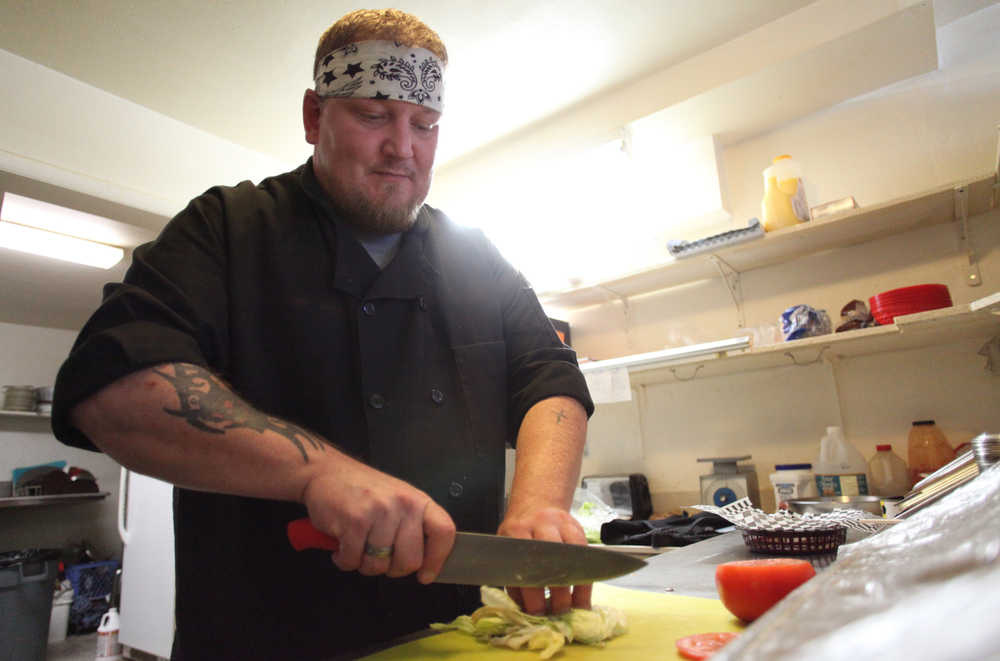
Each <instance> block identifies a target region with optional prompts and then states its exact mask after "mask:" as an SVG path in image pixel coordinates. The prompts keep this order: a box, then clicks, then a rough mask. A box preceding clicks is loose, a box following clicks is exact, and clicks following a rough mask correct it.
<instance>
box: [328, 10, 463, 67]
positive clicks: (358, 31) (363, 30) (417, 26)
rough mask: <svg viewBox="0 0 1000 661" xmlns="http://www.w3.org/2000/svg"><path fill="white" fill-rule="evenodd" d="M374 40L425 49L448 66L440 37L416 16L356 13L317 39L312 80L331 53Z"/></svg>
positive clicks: (395, 12)
mask: <svg viewBox="0 0 1000 661" xmlns="http://www.w3.org/2000/svg"><path fill="white" fill-rule="evenodd" d="M373 39H379V40H385V41H398V42H399V43H401V44H403V45H405V46H415V47H417V48H426V49H427V50H429V51H430V52H432V53H434V54H435V55H437V56H438V57H440V58H441V62H443V63H444V64H447V63H448V50H447V49H446V48H445V47H444V42H443V41H441V37H439V36H438V34H437V32H435V31H434V30H432V29H430V28H429V27H427V25H426V24H425V23H424V22H423V21H421V20H420V19H419V18H417V17H416V16H414V15H412V14H407V13H406V12H405V11H400V10H398V9H358V10H356V11H352V12H351V13H349V14H345V15H344V16H343V17H341V18H340V20H338V21H337V22H336V23H334V24H333V25H331V26H330V27H329V28H327V30H326V32H324V33H323V36H322V37H320V39H319V44H318V45H317V46H316V59H315V60H314V61H313V76H315V75H316V74H317V72H318V71H319V64H320V60H321V59H322V58H323V57H324V56H325V55H326V54H327V53H329V52H330V51H332V50H336V49H337V48H340V47H342V46H346V45H347V44H351V43H354V42H356V41H369V40H373Z"/></svg>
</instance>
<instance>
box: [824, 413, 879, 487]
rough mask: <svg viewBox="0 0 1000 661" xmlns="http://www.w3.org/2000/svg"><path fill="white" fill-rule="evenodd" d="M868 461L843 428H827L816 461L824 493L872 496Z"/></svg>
mask: <svg viewBox="0 0 1000 661" xmlns="http://www.w3.org/2000/svg"><path fill="white" fill-rule="evenodd" d="M867 469H868V462H867V461H865V457H864V455H863V454H861V453H860V452H859V451H858V449H857V448H856V447H854V446H853V445H851V444H850V443H848V442H847V440H846V439H845V438H844V432H843V430H841V428H840V427H827V428H826V435H825V436H823V439H822V440H821V441H820V446H819V458H818V459H817V460H816V463H815V464H813V473H815V475H816V490H817V491H818V492H819V495H820V496H866V495H868V475H867Z"/></svg>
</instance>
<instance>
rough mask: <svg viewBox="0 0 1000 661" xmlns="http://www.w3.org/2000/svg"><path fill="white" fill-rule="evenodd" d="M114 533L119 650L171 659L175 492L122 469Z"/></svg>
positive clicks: (150, 478) (159, 481)
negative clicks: (118, 550) (118, 552)
mask: <svg viewBox="0 0 1000 661" xmlns="http://www.w3.org/2000/svg"><path fill="white" fill-rule="evenodd" d="M118 498H119V502H118V532H119V534H120V535H121V538H122V543H123V544H124V545H125V550H124V553H123V556H122V583H121V622H120V630H119V633H118V640H119V641H120V642H121V643H122V644H123V645H128V646H129V647H131V648H134V649H137V650H140V651H143V652H146V653H148V654H154V655H156V656H158V657H162V658H164V659H169V658H170V647H171V646H172V645H173V641H174V513H173V486H172V485H171V484H168V483H166V482H163V481H161V480H157V479H154V478H152V477H148V476H146V475H140V474H138V473H134V472H132V471H130V470H128V469H125V468H123V469H122V477H121V489H120V490H119V495H118Z"/></svg>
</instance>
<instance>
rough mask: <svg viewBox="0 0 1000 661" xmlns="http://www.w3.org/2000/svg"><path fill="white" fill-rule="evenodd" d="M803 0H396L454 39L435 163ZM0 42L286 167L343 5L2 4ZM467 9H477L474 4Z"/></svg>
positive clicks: (300, 149) (300, 152)
mask: <svg viewBox="0 0 1000 661" xmlns="http://www.w3.org/2000/svg"><path fill="white" fill-rule="evenodd" d="M806 4H809V2H808V0H629V1H628V2H613V1H612V0H577V1H574V2H568V1H567V0H504V1H503V2H490V1H486V2H477V3H475V4H473V3H470V2H469V1H468V0H401V1H400V2H397V3H396V5H395V6H397V7H399V8H400V9H403V10H406V11H409V12H412V13H414V14H416V15H417V16H419V17H421V18H422V19H423V20H424V21H425V22H426V23H427V24H428V25H430V26H431V27H432V28H434V29H435V30H436V31H437V32H438V33H439V34H440V35H441V37H442V39H443V40H444V42H445V44H446V45H447V48H448V52H449V56H450V58H449V59H450V64H449V67H448V80H447V83H448V87H447V98H446V104H447V110H446V114H445V120H444V121H443V122H442V135H441V142H440V146H439V157H438V163H439V164H441V163H443V162H445V161H447V160H449V159H452V158H454V157H456V156H458V155H460V154H462V153H465V152H467V151H470V150H472V149H475V148H476V147H479V146H481V145H483V144H485V143H488V142H490V141H491V140H494V139H496V138H498V137H500V136H502V135H504V134H506V133H509V132H511V131H514V130H516V129H518V128H519V127H522V126H524V125H526V124H529V123H531V122H534V121H537V120H539V119H541V118H543V117H546V116H548V115H551V114H552V113H554V112H557V111H559V110H561V109H564V108H566V107H568V106H571V105H573V104H574V103H577V102H579V101H581V100H582V99H585V98H586V97H588V96H591V95H593V94H595V93H597V92H599V91H601V90H602V89H606V88H608V87H614V86H617V85H621V84H622V83H624V82H627V81H630V80H633V79H635V78H637V77H640V76H642V75H644V74H648V73H650V72H651V71H654V70H657V69H660V68H663V67H666V66H668V65H670V64H674V63H676V62H679V61H681V60H684V59H686V58H688V57H690V56H692V55H695V54H697V53H699V52H702V51H705V50H707V49H709V48H711V47H713V46H716V45H719V44H721V43H724V42H726V41H728V40H730V39H732V38H734V37H736V36H738V35H740V34H743V33H745V32H747V31H749V30H752V29H754V28H756V27H759V26H761V25H763V24H765V23H768V22H770V21H773V20H774V19H776V18H778V17H780V16H782V15H784V14H786V13H788V12H790V11H794V10H795V9H798V8H799V7H802V6H804V5H806ZM0 7H2V20H0V48H3V49H4V50H7V51H9V52H11V53H14V54H16V55H19V56H21V57H23V58H25V59H28V60H31V61H33V62H36V63H38V64H41V65H44V66H46V67H48V68H51V69H54V70H56V71H59V72H61V73H64V74H66V75H69V76H72V77H73V78H76V79H78V80H80V81H82V82H85V83H88V84H90V85H93V86H94V87H98V88H100V89H103V90H105V91H107V92H110V93H111V94H114V95H116V96H119V97H122V98H124V99H128V100H130V101H133V102H135V103H137V104H139V105H141V106H145V107H147V108H150V109H152V110H155V111H157V112H159V113H162V114H164V115H167V116H169V117H172V118H174V119H176V120H179V121H181V122H184V123H186V124H189V125H191V126H193V127H196V128H199V129H202V130H204V131H207V132H209V133H212V134H215V135H217V136H220V137H223V138H226V139H228V140H230V141H232V142H235V143H237V144H240V145H243V146H245V147H248V148H250V149H253V150H255V151H258V152H261V153H264V154H268V155H271V156H273V157H275V158H277V159H279V160H281V161H283V162H286V163H288V164H292V165H295V164H298V163H300V162H302V161H303V160H305V157H306V156H307V155H308V150H307V145H306V144H305V142H304V140H303V136H302V124H301V102H302V93H303V90H305V88H306V87H307V86H309V85H310V84H311V75H312V61H313V55H314V53H315V49H316V42H317V40H318V39H319V36H320V34H321V33H322V31H323V30H324V29H325V28H326V27H327V26H328V25H329V24H330V23H332V22H333V21H334V20H336V19H337V18H338V17H339V16H341V15H342V14H344V13H346V12H348V11H350V10H352V9H355V8H357V5H356V4H355V3H352V2H345V1H344V0H322V1H320V0H293V1H291V2H274V1H273V0H213V1H212V2H205V1H204V0H170V2H156V1H151V0H146V1H145V2H142V1H138V2H137V1H136V0H74V1H73V2H66V1H65V0H20V1H18V0H2V2H0ZM473 8H474V9H473Z"/></svg>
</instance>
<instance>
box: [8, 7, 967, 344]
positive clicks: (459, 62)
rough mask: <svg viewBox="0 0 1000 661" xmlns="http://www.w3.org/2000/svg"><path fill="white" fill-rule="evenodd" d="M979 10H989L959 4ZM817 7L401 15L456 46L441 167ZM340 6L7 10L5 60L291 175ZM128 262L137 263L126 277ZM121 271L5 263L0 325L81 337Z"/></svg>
mask: <svg viewBox="0 0 1000 661" xmlns="http://www.w3.org/2000/svg"><path fill="white" fill-rule="evenodd" d="M961 1H962V2H978V0H961ZM808 4H810V0H628V1H626V2H614V1H612V0H576V1H574V2H569V1H568V0H504V1H503V2H492V1H489V0H484V1H482V2H478V3H475V4H473V3H470V2H469V1H468V0H400V1H399V2H398V3H397V4H396V6H397V7H399V8H400V9H404V10H406V11H410V12H412V13H414V14H416V15H418V16H420V17H421V18H422V19H424V21H425V22H427V23H428V24H429V25H430V26H431V27H432V28H434V29H435V30H436V31H437V32H438V33H439V34H440V35H441V37H442V39H443V40H444V42H445V43H446V44H447V47H448V51H449V56H450V57H449V59H450V63H449V66H448V78H447V83H448V87H447V97H446V111H445V115H444V119H443V121H442V132H441V140H440V144H439V151H438V164H439V165H441V164H443V163H447V162H448V161H450V160H453V159H456V158H458V157H460V156H462V155H464V154H468V153H470V152H472V151H474V150H476V149H478V148H480V147H483V146H484V145H487V144H489V143H491V142H492V141H495V140H497V139H499V138H502V137H503V136H506V135H508V134H511V133H514V132H516V131H518V130H519V129H522V128H525V127H527V126H529V125H531V124H533V123H535V122H539V121H542V120H544V119H545V118H547V117H550V116H552V115H553V114H555V113H558V112H560V111H563V110H566V109H568V108H570V107H572V106H574V105H576V104H580V103H581V102H584V101H586V100H588V99H592V98H593V97H595V95H598V94H600V93H601V92H602V91H606V90H608V89H611V88H615V87H619V86H623V85H625V84H626V83H629V82H631V81H635V80H637V79H639V78H643V77H645V76H648V75H649V74H651V73H653V72H656V71H660V70H663V69H665V68H667V67H670V66H672V65H676V64H678V63H680V62H684V61H686V60H689V59H691V58H693V57H695V56H697V55H699V54H702V53H704V52H706V51H708V50H710V49H712V48H714V47H716V46H719V45H721V44H724V43H726V42H729V41H731V40H733V39H734V38H736V37H738V36H740V35H744V34H746V33H747V32H750V31H752V30H754V29H755V28H758V27H760V26H762V25H765V24H767V23H770V22H772V21H774V20H776V19H777V18H779V17H781V16H783V15H786V14H788V13H790V12H793V11H795V10H797V9H799V8H802V7H804V6H805V5H808ZM355 7H356V5H354V4H352V3H347V2H345V1H344V0H324V1H323V2H320V1H319V0H290V1H282V2H275V1H274V0H213V1H212V2H205V1H204V0H171V1H170V2H159V1H154V0H145V1H141V0H74V1H73V2H66V1H65V0H0V48H2V49H3V50H6V51H8V52H10V53H13V54H14V55H17V56H19V57H22V58H25V59H27V60H30V61H33V62H35V63H37V64H40V65H42V66H45V67H48V68H50V69H53V70H55V71H58V72H60V73H62V74H66V75H68V76H71V77H73V78H75V79H77V80H79V81H81V82H84V83H87V84H89V85H91V86H94V87H96V88H99V89H101V90H104V91H106V92H108V93H110V94H112V95H115V96H117V97H120V98H123V99H126V100H128V101H131V102H134V103H136V104H138V105H140V106H143V107H146V108H148V109H150V110H153V111H155V112H157V113H160V114H162V115H165V116H167V117H170V118H172V119H175V120H178V121H180V122H182V123H184V124H186V125H189V126H191V127H193V128H194V129H197V130H200V131H205V132H207V133H210V134H213V135H215V136H218V137H220V138H223V139H225V140H228V141H230V142H232V143H235V144H238V145H241V146H243V147H246V148H248V149H251V150H254V151H256V152H259V153H261V154H265V155H268V156H270V157H273V158H275V159H277V160H279V161H282V162H284V163H287V164H289V165H290V166H294V165H296V164H298V163H301V162H302V161H303V160H305V157H306V156H308V154H309V149H308V145H307V144H306V143H305V141H304V139H303V135H302V127H301V99H302V93H303V90H304V89H306V87H307V86H309V85H310V83H311V81H310V77H311V67H312V60H313V55H314V50H315V44H316V41H317V39H318V37H319V35H320V33H321V32H322V31H323V30H324V29H325V27H326V26H328V25H329V24H330V23H331V22H333V21H334V20H336V18H338V17H339V16H341V15H342V14H344V13H346V12H347V11H350V10H352V9H354V8H355ZM0 190H10V191H13V192H17V193H21V194H24V195H28V196H35V197H38V198H39V199H45V200H47V201H50V202H55V203H61V204H65V205H67V206H74V207H75V208H79V209H83V210H86V211H88V212H91V213H97V214H101V213H102V210H105V211H106V213H107V214H108V215H109V217H113V218H117V219H119V220H122V221H124V222H128V223H132V224H135V225H137V226H139V227H142V228H146V229H147V230H149V231H155V230H156V229H157V228H158V227H159V226H161V225H162V222H163V218H161V217H158V216H156V215H155V214H148V213H144V212H139V211H136V210H135V209H131V208H125V207H117V208H116V206H115V205H114V204H112V203H109V202H107V201H106V200H100V199H97V198H93V197H88V196H85V195H81V194H80V193H78V192H75V191H71V190H66V189H61V188H58V187H56V186H52V185H49V184H45V183H42V182H38V181H34V180H28V179H25V178H23V177H18V176H16V175H11V174H9V173H4V172H0ZM127 260H128V257H126V263H127ZM124 268H125V266H124V263H123V264H122V265H119V266H118V267H116V268H114V269H111V270H110V271H98V270H96V269H89V268H87V267H78V266H74V265H69V264H60V263H54V262H52V261H51V260H46V259H42V258H35V257H30V256H27V255H20V254H18V253H14V252H11V251H8V250H4V249H0V282H2V283H3V287H0V322H10V323H21V324H27V325H38V326H48V327H57V328H69V329H78V328H80V326H81V325H82V324H83V322H84V321H85V320H86V318H87V317H88V316H89V312H90V311H92V310H93V308H94V307H95V306H96V305H97V303H98V302H99V299H100V291H101V287H102V286H103V284H104V283H106V282H109V281H114V280H118V279H120V278H121V277H122V275H123V273H124Z"/></svg>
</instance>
